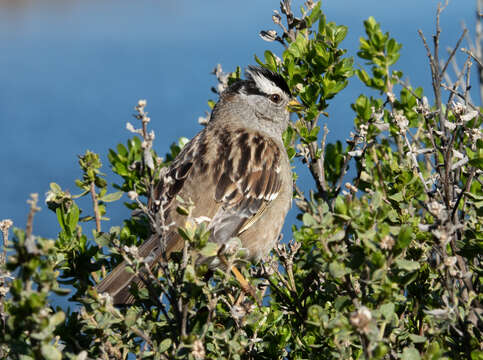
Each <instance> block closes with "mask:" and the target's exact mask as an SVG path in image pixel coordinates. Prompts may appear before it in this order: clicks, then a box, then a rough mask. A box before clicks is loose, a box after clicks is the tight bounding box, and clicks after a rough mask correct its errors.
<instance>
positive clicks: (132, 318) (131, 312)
mask: <svg viewBox="0 0 483 360" xmlns="http://www.w3.org/2000/svg"><path fill="white" fill-rule="evenodd" d="M137 317H138V313H137V311H136V309H135V308H134V307H130V308H129V309H128V310H127V313H126V316H125V317H124V322H125V323H126V326H127V327H131V326H133V325H134V324H135V323H136V320H137Z"/></svg>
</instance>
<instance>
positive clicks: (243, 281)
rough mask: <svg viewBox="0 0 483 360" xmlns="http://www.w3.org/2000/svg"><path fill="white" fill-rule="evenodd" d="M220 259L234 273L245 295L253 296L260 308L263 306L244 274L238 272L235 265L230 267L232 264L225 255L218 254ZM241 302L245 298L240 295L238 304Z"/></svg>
mask: <svg viewBox="0 0 483 360" xmlns="http://www.w3.org/2000/svg"><path fill="white" fill-rule="evenodd" d="M218 258H219V259H220V260H221V262H222V263H223V264H224V265H225V266H226V267H227V268H229V269H230V271H231V272H232V274H233V276H235V279H237V281H238V283H239V284H240V287H241V289H242V291H243V293H245V294H249V295H251V296H252V297H253V298H254V299H255V301H256V302H257V303H258V305H259V306H262V302H261V301H260V299H259V298H258V297H257V294H256V292H255V289H254V288H253V286H251V285H250V284H249V283H248V281H247V280H246V279H245V277H244V276H243V275H242V273H241V272H240V270H238V268H237V267H236V266H235V265H232V266H230V264H228V260H226V257H225V255H223V254H218ZM241 301H243V297H242V296H241V295H240V297H238V299H237V301H236V303H240V302H241Z"/></svg>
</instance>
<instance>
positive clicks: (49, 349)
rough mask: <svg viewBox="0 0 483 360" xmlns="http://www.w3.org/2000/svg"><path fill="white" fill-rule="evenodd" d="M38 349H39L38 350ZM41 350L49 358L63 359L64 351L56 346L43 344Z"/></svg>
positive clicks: (52, 359) (51, 359)
mask: <svg viewBox="0 0 483 360" xmlns="http://www.w3.org/2000/svg"><path fill="white" fill-rule="evenodd" d="M37 351H38V350H37ZM40 352H41V353H42V356H43V357H44V358H45V359H47V360H61V359H62V353H61V352H60V351H59V349H57V348H56V347H55V346H53V345H50V344H43V345H42V347H41V349H40Z"/></svg>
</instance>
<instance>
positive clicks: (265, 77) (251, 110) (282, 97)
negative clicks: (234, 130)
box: [216, 66, 295, 136]
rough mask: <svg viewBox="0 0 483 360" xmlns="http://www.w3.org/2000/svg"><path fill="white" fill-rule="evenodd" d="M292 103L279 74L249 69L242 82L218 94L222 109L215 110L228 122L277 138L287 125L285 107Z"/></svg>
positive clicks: (256, 67) (255, 68)
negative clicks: (228, 120)
mask: <svg viewBox="0 0 483 360" xmlns="http://www.w3.org/2000/svg"><path fill="white" fill-rule="evenodd" d="M294 101H295V100H293V99H292V95H291V93H290V89H289V87H288V86H287V83H286V82H285V80H284V79H283V77H282V76H281V75H279V74H277V73H275V72H272V71H270V70H268V69H265V68H262V67H258V66H249V67H248V68H247V70H246V79H245V80H238V81H236V82H235V83H233V84H232V85H231V86H230V87H229V88H228V89H227V90H226V91H225V92H224V93H223V94H222V97H221V99H220V103H219V104H220V106H219V107H223V109H216V110H220V112H223V113H224V115H225V116H223V117H224V118H226V119H230V121H239V122H241V123H242V125H243V126H245V127H248V128H253V129H256V130H262V131H265V132H267V133H269V134H270V135H274V136H281V134H282V132H283V131H284V130H285V129H286V128H287V126H288V121H289V110H288V106H289V105H291V104H293V102H294ZM228 114H229V116H227V115H228ZM217 117H218V116H217Z"/></svg>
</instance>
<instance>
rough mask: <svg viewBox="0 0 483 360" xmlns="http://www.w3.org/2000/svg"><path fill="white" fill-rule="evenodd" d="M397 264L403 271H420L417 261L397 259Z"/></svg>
mask: <svg viewBox="0 0 483 360" xmlns="http://www.w3.org/2000/svg"><path fill="white" fill-rule="evenodd" d="M395 263H396V266H397V267H398V268H399V269H401V270H406V271H414V270H417V269H419V263H418V262H417V261H412V260H406V259H397V260H396V261H395Z"/></svg>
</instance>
